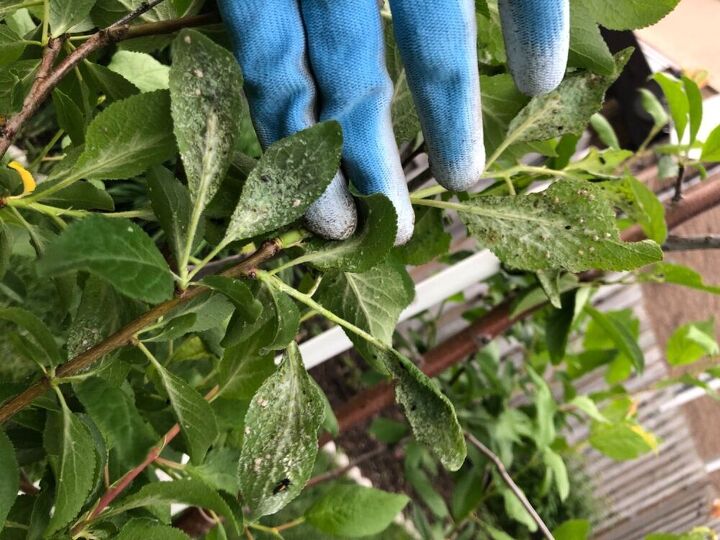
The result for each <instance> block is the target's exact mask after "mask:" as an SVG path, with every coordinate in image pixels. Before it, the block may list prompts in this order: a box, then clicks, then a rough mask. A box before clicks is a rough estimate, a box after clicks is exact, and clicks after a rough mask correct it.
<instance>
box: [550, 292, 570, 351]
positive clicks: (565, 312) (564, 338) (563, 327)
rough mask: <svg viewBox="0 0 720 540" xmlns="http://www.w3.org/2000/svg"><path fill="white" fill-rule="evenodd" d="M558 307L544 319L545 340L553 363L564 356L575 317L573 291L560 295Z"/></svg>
mask: <svg viewBox="0 0 720 540" xmlns="http://www.w3.org/2000/svg"><path fill="white" fill-rule="evenodd" d="M561 300H562V301H561V307H560V309H553V310H552V311H551V312H550V314H549V315H548V317H547V319H546V321H545V341H546V342H547V348H548V353H549V354H550V360H552V362H553V364H557V363H559V362H560V361H561V360H562V359H563V358H564V357H565V350H566V349H567V344H568V337H569V335H570V328H571V327H572V323H573V320H574V319H575V293H573V292H570V293H566V294H563V295H562V296H561Z"/></svg>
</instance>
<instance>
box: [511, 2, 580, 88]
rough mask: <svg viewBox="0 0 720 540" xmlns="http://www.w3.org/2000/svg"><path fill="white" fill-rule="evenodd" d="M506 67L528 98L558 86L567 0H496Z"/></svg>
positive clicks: (562, 69)
mask: <svg viewBox="0 0 720 540" xmlns="http://www.w3.org/2000/svg"><path fill="white" fill-rule="evenodd" d="M498 6H499V8H500V21H501V23H502V29H503V36H504V39H505V49H506V50H507V56H508V66H509V67H510V73H512V76H513V79H514V80H515V84H516V85H517V87H518V88H519V89H520V91H521V92H523V93H524V94H527V95H529V96H536V95H539V94H546V93H548V92H550V91H551V90H553V89H555V87H556V86H557V85H558V84H560V81H562V78H563V75H564V74H565V66H566V64H567V58H568V48H569V45H570V4H569V0H499V3H498Z"/></svg>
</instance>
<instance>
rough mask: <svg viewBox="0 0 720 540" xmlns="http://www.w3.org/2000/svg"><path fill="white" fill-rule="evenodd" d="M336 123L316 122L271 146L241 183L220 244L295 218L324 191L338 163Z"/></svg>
mask: <svg viewBox="0 0 720 540" xmlns="http://www.w3.org/2000/svg"><path fill="white" fill-rule="evenodd" d="M341 147H342V135H341V131H340V125H339V124H338V123H337V122H334V121H330V122H321V123H319V124H316V125H315V126H313V127H311V128H308V129H305V130H303V131H300V132H298V133H296V134H294V135H291V136H290V137H287V138H285V139H281V140H280V141H278V142H276V143H275V144H273V145H271V146H270V147H269V148H268V149H267V150H266V152H265V153H264V154H263V156H262V158H260V162H259V163H258V164H257V166H256V167H255V168H254V169H253V171H252V172H251V173H250V176H248V179H247V180H246V181H245V185H244V186H243V190H242V194H241V195H240V200H239V201H238V205H237V207H236V208H235V211H234V212H233V214H232V216H231V218H230V224H229V225H228V229H227V232H226V236H225V241H226V242H229V241H232V240H241V239H246V238H251V237H254V236H258V235H261V234H263V233H267V232H269V231H272V230H275V229H278V228H280V227H284V226H285V225H288V224H289V223H292V222H293V221H295V220H297V219H299V218H300V217H301V216H302V215H303V214H304V213H305V210H306V209H307V208H308V206H310V205H311V204H312V203H313V202H315V200H316V199H317V198H318V197H320V195H322V194H323V193H324V191H325V188H326V187H327V186H328V185H329V184H330V181H331V180H332V179H333V177H334V176H335V173H336V172H337V169H338V166H339V163H340V149H341Z"/></svg>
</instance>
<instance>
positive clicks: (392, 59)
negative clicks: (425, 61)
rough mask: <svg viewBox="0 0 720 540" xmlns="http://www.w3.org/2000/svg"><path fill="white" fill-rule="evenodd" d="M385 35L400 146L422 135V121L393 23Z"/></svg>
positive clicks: (394, 116) (395, 123)
mask: <svg viewBox="0 0 720 540" xmlns="http://www.w3.org/2000/svg"><path fill="white" fill-rule="evenodd" d="M384 35H385V64H386V65H387V69H388V74H389V75H390V78H391V79H392V81H393V96H392V105H391V107H392V108H391V116H392V123H393V131H394V132H395V140H396V141H397V143H398V145H400V144H401V143H403V142H409V141H412V140H414V139H415V137H416V136H417V134H418V133H420V120H419V119H418V115H417V111H416V110H415V103H414V101H413V97H412V94H411V92H410V87H409V86H408V82H407V76H406V73H405V68H404V67H403V65H402V59H401V58H400V51H399V49H398V47H397V43H396V42H395V33H394V31H393V24H392V21H386V24H385V25H384Z"/></svg>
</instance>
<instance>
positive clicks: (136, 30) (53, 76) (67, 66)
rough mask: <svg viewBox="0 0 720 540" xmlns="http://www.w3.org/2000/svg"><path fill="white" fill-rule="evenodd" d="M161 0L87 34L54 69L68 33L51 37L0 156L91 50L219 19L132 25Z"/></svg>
mask: <svg viewBox="0 0 720 540" xmlns="http://www.w3.org/2000/svg"><path fill="white" fill-rule="evenodd" d="M160 1H161V0H153V1H152V2H146V3H143V4H142V5H140V6H139V7H138V8H137V9H136V10H134V11H133V12H132V13H130V14H128V15H127V16H126V17H123V18H122V19H120V21H118V22H116V23H113V24H111V25H110V26H108V27H107V28H103V29H102V30H98V31H97V32H96V33H94V34H92V35H91V36H89V37H88V39H87V40H86V41H84V42H83V43H82V44H81V45H80V46H78V48H77V49H75V50H74V51H73V52H72V53H70V54H69V55H68V56H66V57H65V58H64V59H63V60H62V61H61V62H60V63H59V64H58V65H57V66H56V67H55V69H52V67H53V63H54V62H55V60H56V59H57V55H58V53H59V52H60V46H61V45H62V43H63V41H64V40H65V37H66V36H62V37H59V38H55V39H53V38H51V39H50V40H49V41H48V45H47V47H46V48H45V51H44V53H43V58H42V60H41V63H40V68H39V69H38V73H37V75H36V76H35V81H34V82H33V85H32V87H31V89H30V92H28V95H27V96H26V97H25V101H24V102H23V106H22V108H21V109H20V112H18V113H17V114H16V115H14V116H13V117H12V118H10V119H9V120H8V121H7V122H6V123H5V124H4V125H3V126H1V127H0V158H1V157H2V156H3V155H5V152H7V150H8V148H9V147H10V145H11V144H12V142H13V141H14V140H15V137H16V136H17V134H18V133H19V132H20V129H21V128H22V126H23V125H24V124H25V122H27V121H28V120H29V119H30V118H31V117H32V116H33V115H34V114H35V113H36V112H37V111H38V110H39V109H40V106H41V105H42V104H43V103H44V102H45V100H47V98H48V97H49V96H50V94H51V93H52V91H53V89H54V88H55V87H56V86H57V85H58V84H59V83H60V81H61V80H62V79H63V78H64V77H65V76H66V75H67V74H68V73H70V72H71V71H72V70H73V69H74V68H75V67H76V66H77V65H78V64H79V63H80V62H82V61H83V60H84V59H85V58H87V57H88V56H90V55H91V54H92V53H94V52H95V51H97V50H98V49H101V48H103V47H106V46H108V45H110V44H113V43H117V42H119V41H122V40H125V39H132V38H136V37H143V36H148V35H157V34H169V33H172V32H175V31H177V30H179V29H181V28H186V27H192V26H202V25H206V24H211V23H213V22H217V21H218V20H219V18H218V15H217V14H215V13H212V14H208V15H197V16H193V17H183V18H180V19H174V20H170V21H159V22H153V23H147V24H139V25H132V26H131V25H130V24H128V23H129V22H130V21H132V20H133V19H136V18H137V17H139V16H140V15H142V14H143V13H145V12H146V11H148V10H149V9H152V8H153V7H154V6H155V5H157V4H159V3H160Z"/></svg>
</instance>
